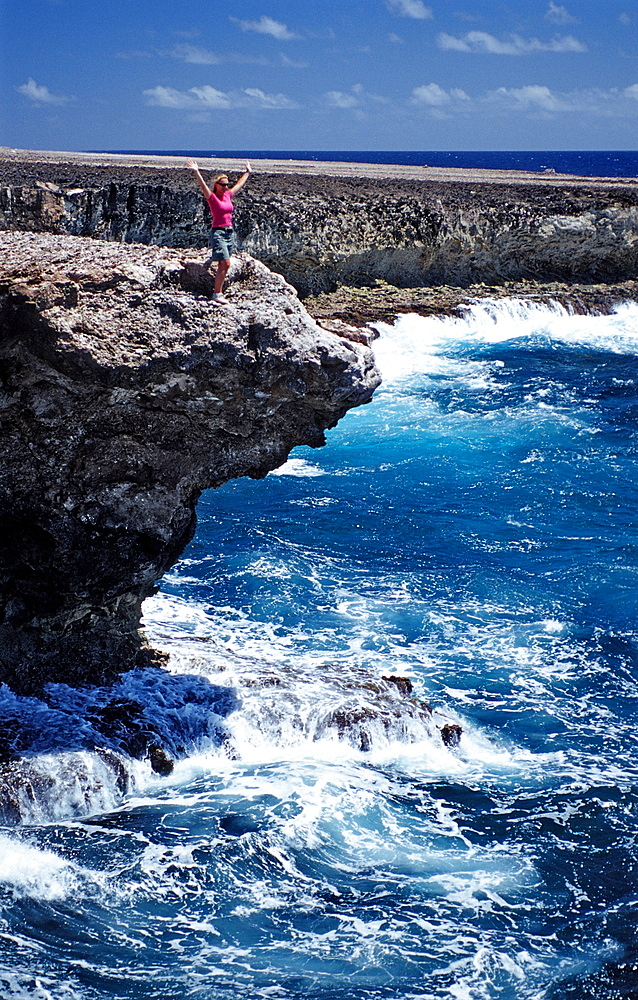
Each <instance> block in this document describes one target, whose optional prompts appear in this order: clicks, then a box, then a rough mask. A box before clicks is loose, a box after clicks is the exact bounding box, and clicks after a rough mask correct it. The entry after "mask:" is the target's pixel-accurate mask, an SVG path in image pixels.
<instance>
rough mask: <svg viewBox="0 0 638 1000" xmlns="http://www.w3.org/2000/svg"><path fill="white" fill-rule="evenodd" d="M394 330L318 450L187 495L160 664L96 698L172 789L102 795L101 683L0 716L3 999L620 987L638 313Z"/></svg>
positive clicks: (463, 999)
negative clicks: (23, 739) (361, 393)
mask: <svg viewBox="0 0 638 1000" xmlns="http://www.w3.org/2000/svg"><path fill="white" fill-rule="evenodd" d="M379 329H380V333H381V336H380V338H379V340H378V341H376V343H375V348H374V349H375V353H376V355H377V358H378V363H379V366H380V368H381V370H382V373H383V376H384V382H383V384H382V386H381V388H380V389H379V390H378V391H377V393H376V394H375V397H374V399H373V401H372V402H371V403H370V404H369V405H368V406H366V407H362V408H359V409H357V410H354V411H351V412H350V413H349V414H348V415H347V416H346V417H345V418H344V419H343V420H342V421H341V422H340V423H339V425H338V426H337V427H336V428H334V429H333V430H331V431H330V432H329V433H328V436H327V438H328V441H327V446H326V447H325V448H323V449H320V450H312V449H310V448H299V449H297V450H296V451H295V452H294V453H293V454H292V455H291V457H290V459H289V460H288V462H287V463H286V464H285V465H284V466H283V467H282V468H280V469H279V470H277V471H276V472H275V473H271V474H270V475H269V476H268V477H267V478H266V479H264V480H262V481H259V482H255V481H252V480H238V481H235V482H231V483H228V484H226V485H225V486H224V487H222V488H221V489H219V490H217V491H210V492H208V493H207V494H205V495H204V496H203V497H202V499H201V501H200V505H199V527H198V531H197V533H196V536H195V538H194V540H193V542H192V543H191V544H190V546H189V548H188V549H187V551H186V552H185V553H184V555H183V557H182V558H181V560H180V561H179V563H178V564H177V565H176V566H175V567H174V568H173V570H172V571H171V572H170V573H169V574H168V576H167V577H166V578H165V580H164V581H163V582H162V586H161V590H160V592H159V593H158V594H157V595H156V596H155V597H153V598H152V599H150V600H149V601H147V603H146V605H145V616H146V627H147V630H148V633H149V635H150V637H151V639H152V641H153V642H154V643H155V644H157V645H160V646H161V647H162V648H164V649H166V650H167V651H168V652H170V654H171V661H170V671H169V673H168V674H166V675H161V674H160V673H159V672H156V671H137V672H134V673H132V674H129V675H127V676H126V677H124V678H123V679H122V681H121V683H120V684H119V685H118V686H116V688H115V689H113V690H111V691H110V692H107V691H104V692H102V696H103V698H104V700H107V699H108V698H111V699H113V698H116V699H117V700H118V701H119V702H125V701H128V702H131V701H133V700H134V701H135V702H136V703H137V704H138V705H140V706H142V708H143V710H144V712H145V713H146V717H147V718H148V719H149V720H150V721H152V722H153V723H154V724H155V726H156V727H157V729H158V730H161V731H162V732H163V733H164V736H165V744H166V745H167V746H168V747H169V748H170V749H171V750H172V752H174V753H175V755H176V757H177V758H178V760H177V765H176V768H175V771H174V772H173V774H171V775H170V776H168V777H160V776H159V775H157V774H155V773H153V772H152V770H151V768H150V766H149V764H148V762H147V761H125V762H124V763H125V764H126V766H127V768H128V770H129V779H128V784H126V785H124V784H123V782H121V781H120V782H119V783H118V781H116V780H115V778H114V776H113V772H112V771H109V767H108V766H107V764H108V760H107V761H106V763H105V758H104V755H102V756H100V755H99V754H96V753H95V752H93V751H91V750H90V741H91V739H92V738H94V736H93V737H92V736H91V732H90V731H89V728H90V727H89V723H88V722H87V714H86V710H85V709H86V703H87V700H88V699H89V696H90V697H91V698H92V699H93V701H95V697H96V696H95V693H94V692H93V693H92V694H91V695H89V693H88V692H74V691H71V690H70V689H68V688H65V687H64V686H62V685H57V686H51V688H50V689H49V692H48V697H47V699H46V701H37V700H36V699H17V698H15V697H13V696H12V695H11V694H10V693H9V692H8V691H6V690H5V691H3V692H1V693H0V709H1V711H2V713H4V715H5V716H10V715H11V714H12V713H13V714H14V715H15V714H16V713H18V712H19V713H20V714H21V716H22V718H23V719H24V720H25V725H26V727H27V729H29V731H30V733H31V740H32V742H31V751H30V752H31V754H32V765H33V767H34V769H35V771H37V774H38V775H40V776H41V780H40V781H36V780H32V781H31V785H30V788H31V792H29V791H28V789H26V790H24V794H23V796H22V800H21V808H22V812H23V816H24V817H25V819H24V821H23V823H22V825H19V826H13V827H10V826H8V825H7V826H6V828H5V829H4V830H3V831H2V832H1V833H0V902H1V905H2V913H1V916H0V955H1V960H0V995H1V996H2V997H3V998H4V997H7V998H9V997H11V998H16V997H18V998H20V1000H22V998H26V997H29V998H32V997H35V998H41V1000H49V998H53V1000H63V998H64V1000H76V998H82V1000H98V998H99V1000H105V998H145V1000H160V998H161V1000H173V998H174V1000H178V998H179V1000H184V998H189V1000H191V998H192V1000H231V998H233V1000H235V998H237V997H238V996H239V997H246V998H249V1000H254V998H271V997H274V998H285V1000H301V998H312V1000H342V998H343V997H346V996H347V997H348V998H350V1000H405V998H410V1000H435V998H436V1000H439V998H445V1000H448V998H449V1000H496V998H499V1000H571V998H573V1000H593V998H595V1000H631V998H632V997H636V996H637V995H638V992H637V985H636V984H637V982H638V973H637V972H636V969H637V968H638V920H637V917H638V871H637V856H636V837H637V830H638V826H637V823H636V820H637V810H638V742H637V740H636V729H635V719H636V708H637V706H638V644H637V640H638V632H637V624H638V619H637V612H638V606H637V604H638V540H637V535H636V527H637V514H638V487H637V477H636V455H637V448H638V405H637V398H638V397H637V386H638V307H637V306H635V305H623V306H620V307H619V308H618V309H617V311H616V312H615V313H614V314H613V315H611V316H575V315H571V314H569V313H568V312H566V311H565V310H564V309H563V308H561V307H559V306H556V307H553V308H549V307H544V306H537V305H531V304H529V303H523V302H520V301H516V300H506V301H502V302H498V303H491V302H483V303H481V304H477V305H475V306H472V307H471V308H469V309H468V310H467V311H466V313H465V315H464V316H463V318H460V319H454V318H429V319H424V318H421V317H417V316H403V317H399V318H398V320H397V322H396V323H395V324H394V325H393V326H390V325H381V326H380V327H379ZM392 676H398V677H407V678H409V679H410V681H411V683H412V691H411V692H405V691H404V692H403V693H402V692H401V690H400V689H399V687H398V686H397V685H395V684H393V683H392V682H385V681H383V678H384V677H392ZM423 702H427V703H429V705H430V706H431V707H432V715H431V716H430V714H429V713H428V712H427V710H425V709H423V707H422V704H421V703H423ZM452 724H454V725H460V726H461V727H462V729H463V733H462V736H461V740H460V743H459V744H458V746H454V745H446V744H445V743H444V742H443V741H442V739H441V729H442V728H443V727H444V726H445V725H452ZM52 734H53V735H52ZM55 734H57V735H55ZM60 734H61V735H60ZM100 745H101V746H103V747H104V746H105V747H106V748H107V750H109V749H110V750H111V751H113V752H115V751H118V744H117V742H116V741H111V743H109V741H108V739H107V738H106V737H105V736H102V744H100ZM109 775H110V777H109Z"/></svg>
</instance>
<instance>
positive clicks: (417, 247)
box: [0, 154, 638, 297]
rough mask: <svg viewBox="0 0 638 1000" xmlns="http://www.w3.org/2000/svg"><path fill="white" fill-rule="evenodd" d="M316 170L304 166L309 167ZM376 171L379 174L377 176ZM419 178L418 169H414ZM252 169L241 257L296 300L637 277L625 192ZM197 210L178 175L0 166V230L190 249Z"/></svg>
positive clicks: (637, 222)
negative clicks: (355, 291)
mask: <svg viewBox="0 0 638 1000" xmlns="http://www.w3.org/2000/svg"><path fill="white" fill-rule="evenodd" d="M318 167H319V165H315V168H317V170H318ZM387 170H388V171H390V170H391V168H387ZM417 173H419V171H417ZM420 173H421V174H422V175H423V176H422V177H421V176H418V177H417V176H398V177H391V176H386V177H382V176H380V177H375V178H373V177H370V176H365V168H364V167H363V166H362V167H361V169H360V172H359V176H354V175H349V176H335V175H327V174H326V175H321V174H320V173H319V172H317V173H314V174H300V173H295V172H292V171H290V172H288V173H281V172H264V171H263V170H258V171H257V172H256V173H255V174H254V175H253V177H252V178H251V180H250V184H249V185H248V187H247V188H245V189H244V191H242V193H241V195H240V197H239V198H238V202H237V212H236V225H237V231H238V235H239V238H240V241H241V244H242V246H243V248H244V250H246V251H248V252H250V253H252V254H254V255H255V256H257V257H258V258H259V259H260V260H262V261H264V262H265V263H266V264H268V265H269V266H270V267H272V268H274V269H276V270H277V271H279V272H280V273H281V274H283V275H284V276H285V277H286V279H287V280H288V281H289V282H291V283H292V284H293V285H294V286H295V288H297V290H298V291H299V293H300V295H301V296H302V297H306V296H309V295H317V294H318V293H321V292H329V291H334V290H335V289H336V288H338V287H339V286H355V287H356V286H365V285H371V284H374V282H375V280H382V281H385V282H388V283H390V284H392V285H395V286H400V287H423V286H431V285H441V284H447V285H456V286H462V287H467V286H469V285H471V284H476V283H480V282H485V283H488V284H499V285H502V284H503V283H505V282H507V281H520V280H525V279H527V280H529V279H535V280H540V281H554V282H556V281H560V282H581V283H591V282H619V281H624V280H626V279H630V278H633V277H635V275H636V271H637V269H638V187H637V186H636V185H635V184H631V183H627V182H623V181H611V180H610V181H595V180H588V179H585V178H581V179H578V178H560V177H556V178H552V177H543V176H539V177H537V178H536V179H534V178H532V179H530V178H529V177H528V178H525V179H517V178H516V175H514V174H513V175H512V176H508V177H500V178H498V179H497V180H496V181H490V182H486V181H485V179H481V177H480V176H479V177H478V178H477V179H473V180H459V179H456V178H454V179H451V180H442V179H441V178H440V176H439V175H438V174H436V175H435V176H433V177H432V178H430V177H429V176H428V175H427V171H424V170H422V171H420ZM207 225H208V220H207V209H206V206H205V205H204V203H203V201H202V198H201V196H200V194H199V192H198V190H197V188H196V187H195V185H194V182H193V179H192V175H191V174H190V171H188V170H184V169H181V168H178V167H173V168H171V169H168V168H161V167H154V168H152V169H151V168H149V167H143V166H136V167H133V166H131V167H122V166H118V165H117V164H112V165H109V166H99V165H94V164H93V165H91V164H88V163H87V162H85V160H82V159H78V160H77V161H68V162H66V161H57V162H56V161H52V160H48V161H47V162H42V163H39V162H38V161H37V154H32V156H31V158H30V159H22V160H16V159H13V160H12V159H11V158H9V159H7V158H6V157H5V159H4V160H2V182H1V186H0V228H4V229H30V230H35V231H46V232H59V233H71V234H76V235H85V236H93V237H97V238H100V239H106V240H116V241H123V242H131V241H139V242H143V243H148V244H156V245H165V246H171V247H200V246H203V245H204V243H205V240H206V228H207Z"/></svg>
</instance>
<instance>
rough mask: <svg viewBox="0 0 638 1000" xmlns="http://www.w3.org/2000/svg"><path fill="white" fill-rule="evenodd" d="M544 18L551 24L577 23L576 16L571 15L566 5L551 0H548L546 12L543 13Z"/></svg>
mask: <svg viewBox="0 0 638 1000" xmlns="http://www.w3.org/2000/svg"><path fill="white" fill-rule="evenodd" d="M545 20H546V21H551V22H552V23H553V24H577V23H578V18H577V17H572V15H571V14H570V13H569V11H568V10H567V8H566V7H563V6H562V5H559V4H556V3H554V2H553V0H549V7H548V8H547V13H546V14H545Z"/></svg>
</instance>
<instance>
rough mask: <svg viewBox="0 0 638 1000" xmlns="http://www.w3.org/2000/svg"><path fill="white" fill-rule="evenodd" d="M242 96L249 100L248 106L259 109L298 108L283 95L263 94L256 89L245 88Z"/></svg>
mask: <svg viewBox="0 0 638 1000" xmlns="http://www.w3.org/2000/svg"><path fill="white" fill-rule="evenodd" d="M242 94H246V96H247V97H248V98H249V99H250V106H251V107H254V106H258V107H260V108H278V109H281V108H284V109H286V108H296V107H298V105H297V104H295V102H294V101H291V100H290V98H288V97H286V95H285V94H265V93H264V92H263V90H259V89H258V88H257V87H246V88H245V89H244V90H243V91H242Z"/></svg>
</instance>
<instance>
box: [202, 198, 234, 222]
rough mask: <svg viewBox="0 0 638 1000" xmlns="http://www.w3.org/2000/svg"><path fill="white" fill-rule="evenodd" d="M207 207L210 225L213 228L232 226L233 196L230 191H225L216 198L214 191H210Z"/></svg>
mask: <svg viewBox="0 0 638 1000" xmlns="http://www.w3.org/2000/svg"><path fill="white" fill-rule="evenodd" d="M208 207H209V208H210V214H211V220H212V221H211V225H212V226H213V228H214V229H216V228H217V227H218V226H225V227H226V226H232V224H233V196H232V194H231V193H230V191H225V192H224V194H223V195H222V197H221V198H218V197H217V195H216V194H215V192H214V191H211V193H210V197H209V199H208Z"/></svg>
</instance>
